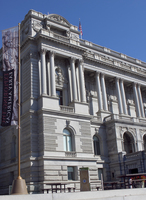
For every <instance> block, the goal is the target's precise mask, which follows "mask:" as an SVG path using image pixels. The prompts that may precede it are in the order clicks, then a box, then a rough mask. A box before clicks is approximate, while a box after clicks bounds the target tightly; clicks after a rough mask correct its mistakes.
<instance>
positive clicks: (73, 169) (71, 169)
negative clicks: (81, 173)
mask: <svg viewBox="0 0 146 200" xmlns="http://www.w3.org/2000/svg"><path fill="white" fill-rule="evenodd" d="M75 172H76V167H67V173H68V180H75V179H76V178H75Z"/></svg>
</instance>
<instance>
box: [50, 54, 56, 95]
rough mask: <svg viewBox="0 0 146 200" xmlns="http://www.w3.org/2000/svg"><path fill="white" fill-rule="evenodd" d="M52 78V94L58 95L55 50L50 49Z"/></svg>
mask: <svg viewBox="0 0 146 200" xmlns="http://www.w3.org/2000/svg"><path fill="white" fill-rule="evenodd" d="M50 80H51V96H56V83H55V67H54V52H53V51H50Z"/></svg>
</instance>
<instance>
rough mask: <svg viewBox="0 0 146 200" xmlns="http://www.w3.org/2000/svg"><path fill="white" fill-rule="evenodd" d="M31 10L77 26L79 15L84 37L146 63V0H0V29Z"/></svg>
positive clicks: (17, 20)
mask: <svg viewBox="0 0 146 200" xmlns="http://www.w3.org/2000/svg"><path fill="white" fill-rule="evenodd" d="M30 9H33V10H36V11H39V12H41V13H43V14H47V13H49V14H53V13H54V14H59V15H61V16H63V17H64V18H65V19H66V20H68V21H69V22H70V23H71V24H73V25H76V26H78V24H79V18H80V20H81V25H82V30H83V39H84V40H88V41H91V42H93V43H95V44H98V45H101V46H104V47H107V48H110V49H112V50H114V51H117V52H120V53H124V54H126V55H128V56H131V57H133V58H137V59H139V60H142V61H144V62H146V48H145V47H146V0H24V1H22V0H19V1H18V0H0V30H3V29H7V28H10V27H13V26H16V25H17V24H18V23H19V22H21V21H22V20H23V19H24V17H25V15H26V14H27V13H28V11H29V10H30ZM1 35H2V34H1V31H0V38H1ZM1 47H2V39H0V48H1Z"/></svg>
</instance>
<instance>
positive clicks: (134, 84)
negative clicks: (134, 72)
mask: <svg viewBox="0 0 146 200" xmlns="http://www.w3.org/2000/svg"><path fill="white" fill-rule="evenodd" d="M133 93H134V99H135V106H136V112H137V117H140V116H141V114H140V106H139V99H138V94H137V88H136V83H133Z"/></svg>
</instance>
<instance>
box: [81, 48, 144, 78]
mask: <svg viewBox="0 0 146 200" xmlns="http://www.w3.org/2000/svg"><path fill="white" fill-rule="evenodd" d="M83 57H84V59H89V60H90V59H91V60H93V61H96V62H101V63H102V62H103V63H104V64H108V65H109V64H110V65H111V66H112V67H119V68H121V69H122V70H123V69H124V70H125V69H126V70H128V71H130V72H135V73H139V74H141V75H146V69H144V68H142V67H138V66H134V65H132V64H131V63H130V64H129V63H127V62H125V61H119V60H116V59H113V58H111V57H109V56H107V55H101V54H97V53H94V52H92V51H89V50H87V51H86V52H85V53H84V54H83Z"/></svg>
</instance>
